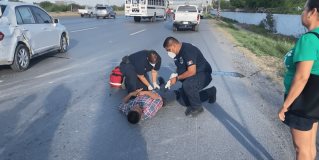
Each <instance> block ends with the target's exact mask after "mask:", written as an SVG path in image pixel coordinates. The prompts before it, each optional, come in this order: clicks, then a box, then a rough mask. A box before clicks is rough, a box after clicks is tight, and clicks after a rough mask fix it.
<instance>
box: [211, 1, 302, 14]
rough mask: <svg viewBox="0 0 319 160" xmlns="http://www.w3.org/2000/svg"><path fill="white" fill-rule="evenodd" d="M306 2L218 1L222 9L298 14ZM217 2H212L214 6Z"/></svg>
mask: <svg viewBox="0 0 319 160" xmlns="http://www.w3.org/2000/svg"><path fill="white" fill-rule="evenodd" d="M306 1H307V0H220V4H221V8H222V9H236V8H237V9H244V10H248V11H252V10H254V11H258V10H263V9H264V10H269V11H273V12H288V13H289V12H293V13H296V12H298V13H299V12H300V11H301V10H302V9H303V7H304V5H305V3H306ZM217 3H218V0H214V1H213V4H214V5H215V6H216V5H217Z"/></svg>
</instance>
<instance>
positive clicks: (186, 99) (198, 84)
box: [178, 72, 212, 109]
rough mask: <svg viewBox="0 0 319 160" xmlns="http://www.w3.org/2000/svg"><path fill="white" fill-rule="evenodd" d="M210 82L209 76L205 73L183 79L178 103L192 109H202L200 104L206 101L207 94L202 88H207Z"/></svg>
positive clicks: (210, 77)
mask: <svg viewBox="0 0 319 160" xmlns="http://www.w3.org/2000/svg"><path fill="white" fill-rule="evenodd" d="M211 81H212V76H211V74H210V73H206V72H200V73H196V75H195V76H193V77H189V78H187V79H185V80H184V81H183V82H182V88H181V89H179V92H180V99H179V100H178V101H179V102H180V103H181V104H182V105H185V106H187V107H191V108H194V109H196V108H199V107H202V102H204V101H206V100H207V99H208V93H207V91H206V90H203V88H205V87H207V86H208V85H209V83H210V82H211Z"/></svg>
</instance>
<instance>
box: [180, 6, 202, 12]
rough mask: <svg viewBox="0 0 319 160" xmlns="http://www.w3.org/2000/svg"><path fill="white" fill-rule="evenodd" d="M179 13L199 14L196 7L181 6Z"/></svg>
mask: <svg viewBox="0 0 319 160" xmlns="http://www.w3.org/2000/svg"><path fill="white" fill-rule="evenodd" d="M177 12H197V10H196V7H194V6H180V7H178V9H177Z"/></svg>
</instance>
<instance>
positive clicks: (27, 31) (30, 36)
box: [15, 6, 44, 54]
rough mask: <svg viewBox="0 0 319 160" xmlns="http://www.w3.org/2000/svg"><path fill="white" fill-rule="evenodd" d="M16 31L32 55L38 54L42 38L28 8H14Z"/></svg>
mask: <svg viewBox="0 0 319 160" xmlns="http://www.w3.org/2000/svg"><path fill="white" fill-rule="evenodd" d="M15 13H16V19H17V24H18V26H17V29H19V30H20V31H21V35H22V36H23V38H24V39H25V41H26V42H27V43H28V45H29V46H30V47H31V50H32V51H33V54H36V53H38V52H39V51H40V50H41V48H43V46H44V43H43V41H42V39H43V36H42V35H41V33H40V32H39V28H38V26H37V24H36V21H35V18H34V17H33V14H32V12H31V10H30V8H29V6H19V7H16V8H15Z"/></svg>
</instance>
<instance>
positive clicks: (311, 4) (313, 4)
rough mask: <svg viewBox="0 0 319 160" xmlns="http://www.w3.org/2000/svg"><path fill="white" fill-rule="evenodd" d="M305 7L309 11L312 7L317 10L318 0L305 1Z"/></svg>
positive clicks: (318, 7)
mask: <svg viewBox="0 0 319 160" xmlns="http://www.w3.org/2000/svg"><path fill="white" fill-rule="evenodd" d="M307 8H308V10H309V11H311V10H313V9H315V8H316V9H317V12H319V1H318V0H308V2H307Z"/></svg>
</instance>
